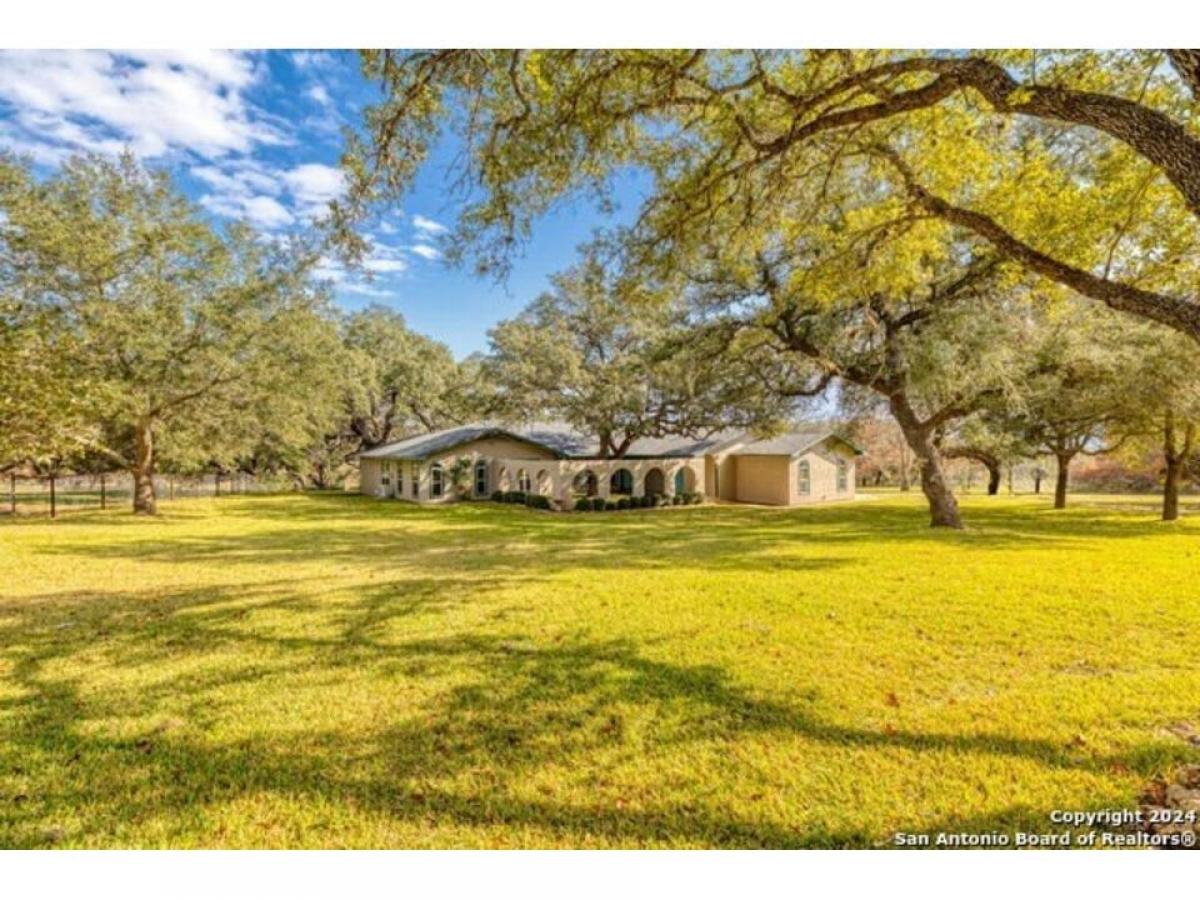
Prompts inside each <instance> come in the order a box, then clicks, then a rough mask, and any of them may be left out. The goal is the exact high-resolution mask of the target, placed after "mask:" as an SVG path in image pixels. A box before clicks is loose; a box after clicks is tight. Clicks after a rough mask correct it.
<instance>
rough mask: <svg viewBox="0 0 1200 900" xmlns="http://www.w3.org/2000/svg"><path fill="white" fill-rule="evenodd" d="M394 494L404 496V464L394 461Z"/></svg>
mask: <svg viewBox="0 0 1200 900" xmlns="http://www.w3.org/2000/svg"><path fill="white" fill-rule="evenodd" d="M396 496H397V497H403V496H404V464H403V463H396Z"/></svg>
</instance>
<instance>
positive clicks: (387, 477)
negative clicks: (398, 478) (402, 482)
mask: <svg viewBox="0 0 1200 900" xmlns="http://www.w3.org/2000/svg"><path fill="white" fill-rule="evenodd" d="M379 468H380V470H381V471H382V472H383V474H382V475H380V476H379V482H380V484H384V485H388V484H391V483H392V464H391V463H390V462H388V461H387V460H386V459H385V460H384V461H383V462H382V463H381V464H380V466H379Z"/></svg>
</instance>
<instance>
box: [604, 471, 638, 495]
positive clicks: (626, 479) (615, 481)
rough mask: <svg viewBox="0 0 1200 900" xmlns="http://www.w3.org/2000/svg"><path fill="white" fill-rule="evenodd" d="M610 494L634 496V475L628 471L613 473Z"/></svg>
mask: <svg viewBox="0 0 1200 900" xmlns="http://www.w3.org/2000/svg"><path fill="white" fill-rule="evenodd" d="M608 492H609V493H610V494H632V493H633V473H632V472H630V471H629V470H628V469H617V471H615V472H613V473H612V477H611V478H609V479H608Z"/></svg>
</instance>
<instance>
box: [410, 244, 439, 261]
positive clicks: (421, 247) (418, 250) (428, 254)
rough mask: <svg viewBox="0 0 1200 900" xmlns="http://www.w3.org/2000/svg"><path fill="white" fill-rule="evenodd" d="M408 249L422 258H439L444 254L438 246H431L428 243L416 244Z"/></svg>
mask: <svg viewBox="0 0 1200 900" xmlns="http://www.w3.org/2000/svg"><path fill="white" fill-rule="evenodd" d="M408 249H409V250H411V251H412V252H413V253H415V254H417V256H419V257H421V258H422V259H438V258H440V257H441V255H442V254H441V253H440V252H439V251H438V249H437V248H436V247H430V246H429V245H428V244H414V245H413V246H411V247H409V248H408Z"/></svg>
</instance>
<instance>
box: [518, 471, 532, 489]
mask: <svg viewBox="0 0 1200 900" xmlns="http://www.w3.org/2000/svg"><path fill="white" fill-rule="evenodd" d="M517 490H518V491H524V492H525V493H526V494H528V493H530V492H531V491H532V490H533V482H532V481H530V480H529V472H528V471H526V470H525V469H517Z"/></svg>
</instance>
